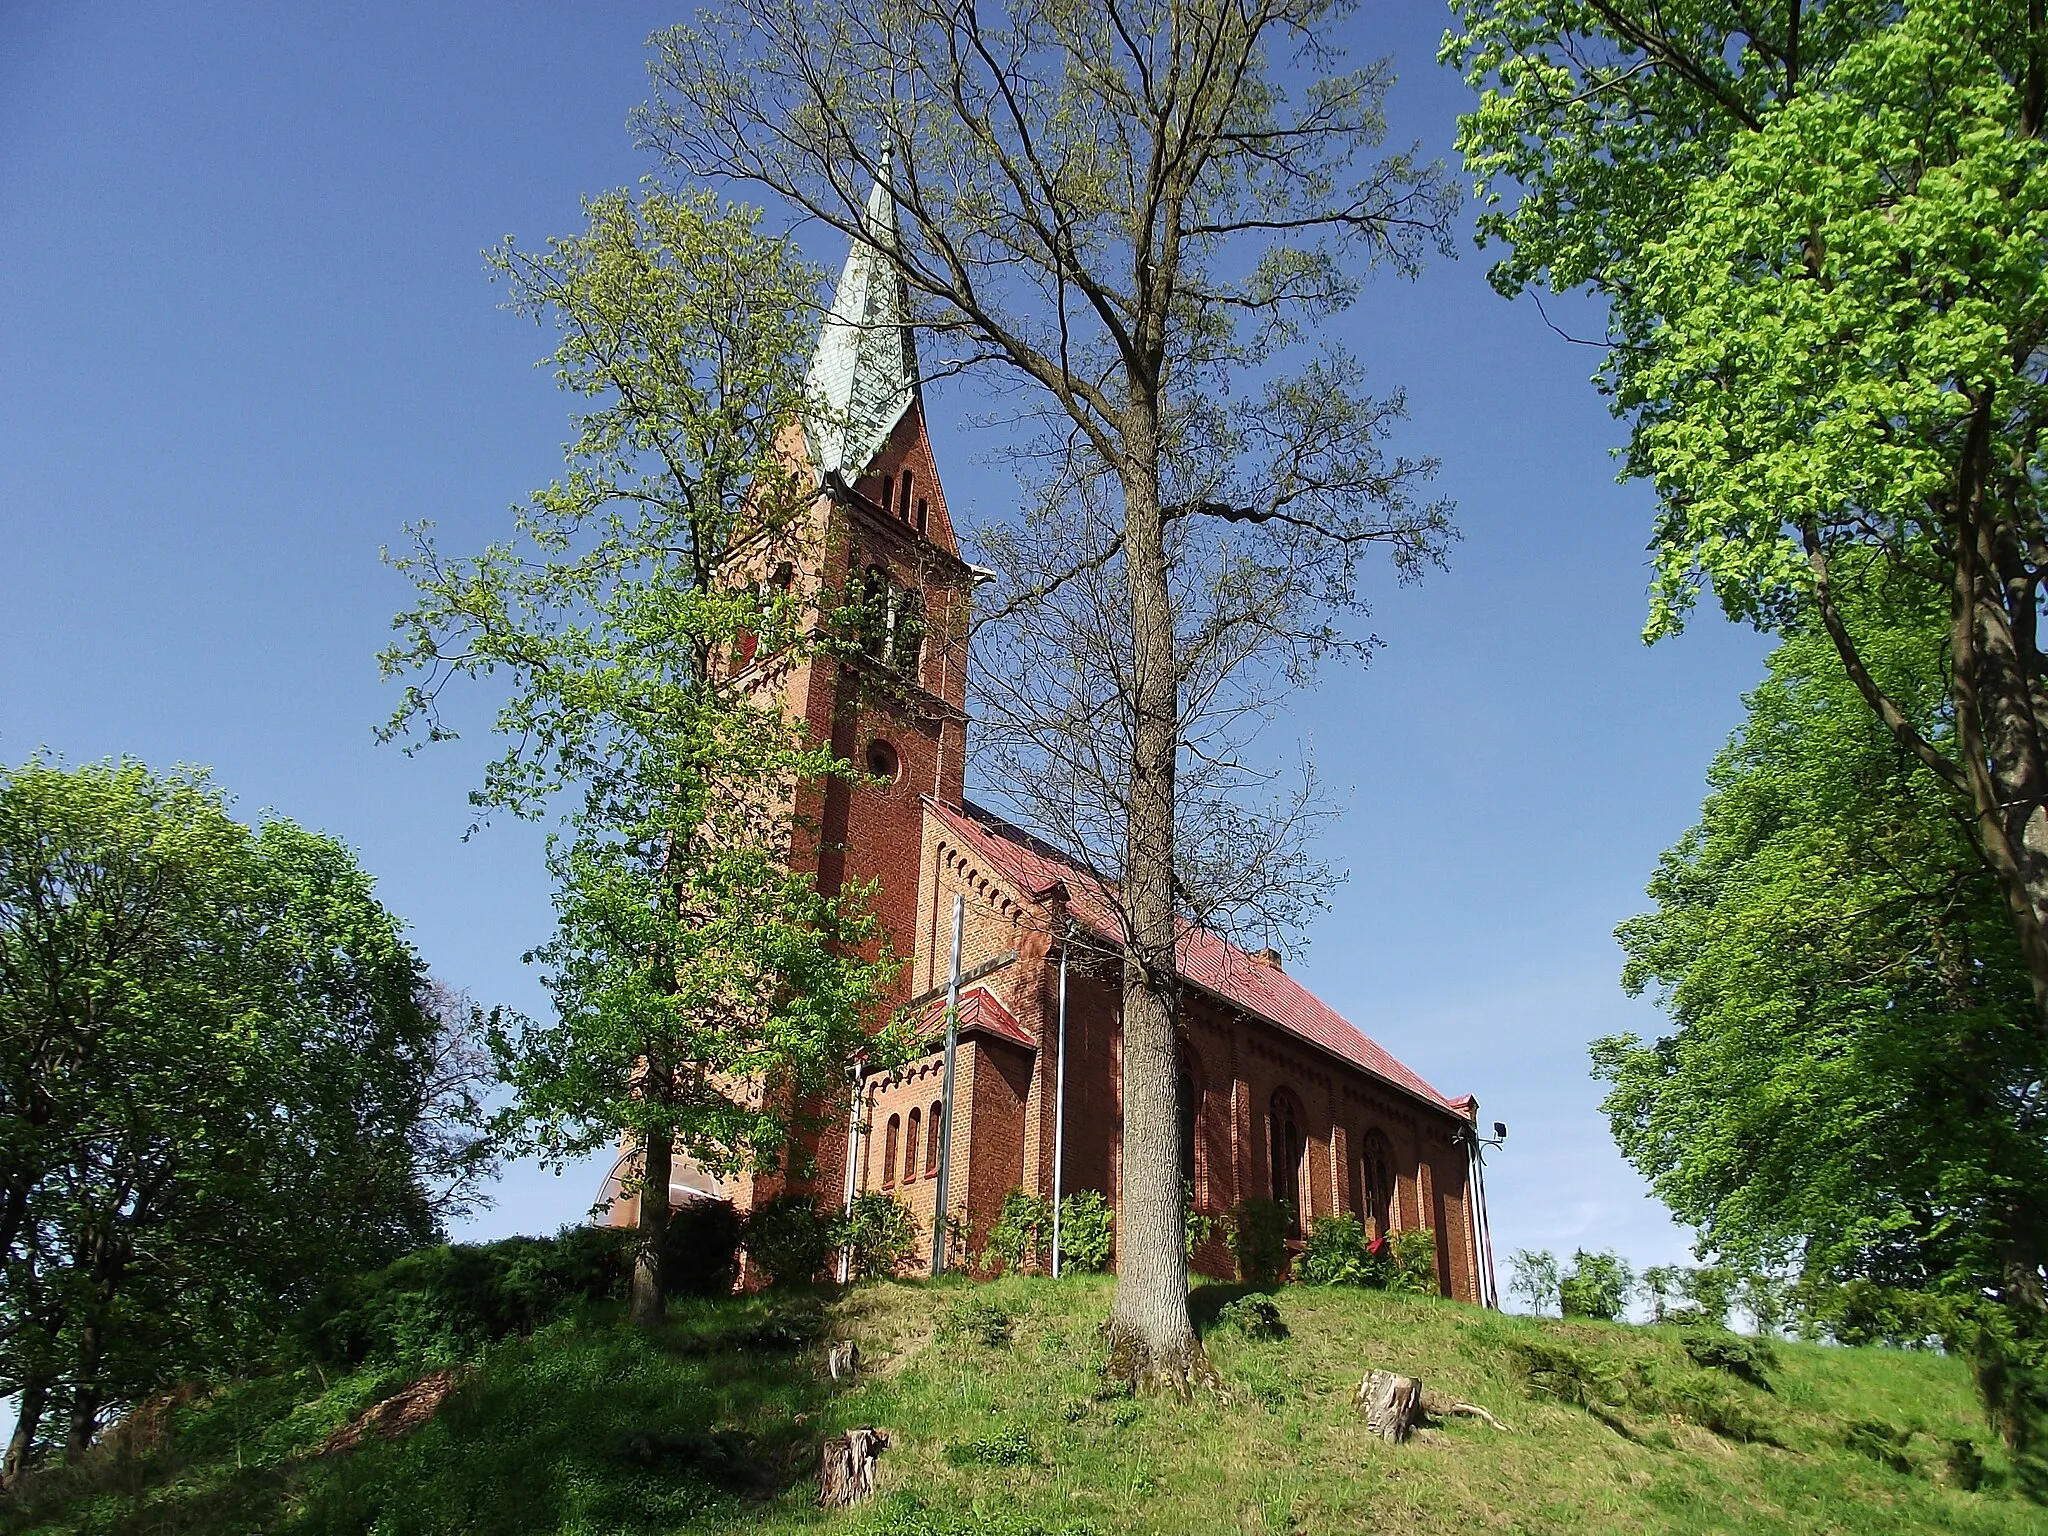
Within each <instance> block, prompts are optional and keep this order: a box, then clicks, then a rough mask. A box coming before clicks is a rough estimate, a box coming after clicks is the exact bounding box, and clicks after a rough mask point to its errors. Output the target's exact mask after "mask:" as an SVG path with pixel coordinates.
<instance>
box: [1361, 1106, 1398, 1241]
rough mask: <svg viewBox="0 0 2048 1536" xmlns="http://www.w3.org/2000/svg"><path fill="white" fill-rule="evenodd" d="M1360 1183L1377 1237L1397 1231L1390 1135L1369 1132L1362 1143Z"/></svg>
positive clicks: (1366, 1212) (1366, 1216) (1370, 1224)
mask: <svg viewBox="0 0 2048 1536" xmlns="http://www.w3.org/2000/svg"><path fill="white" fill-rule="evenodd" d="M1358 1182H1359V1185H1360V1187H1362V1188H1363V1189H1364V1190H1365V1219H1366V1224H1367V1225H1368V1226H1369V1227H1371V1228H1372V1231H1373V1235H1374V1236H1376V1237H1377V1236H1381V1235H1384V1234H1385V1233H1388V1232H1391V1231H1393V1230H1394V1155H1393V1149H1392V1148H1390V1147H1389V1146H1388V1145H1387V1138H1386V1137H1385V1136H1383V1135H1382V1134H1381V1133H1380V1132H1378V1131H1368V1132H1366V1134H1365V1137H1364V1139H1363V1140H1362V1141H1360V1142H1359V1144H1358Z"/></svg>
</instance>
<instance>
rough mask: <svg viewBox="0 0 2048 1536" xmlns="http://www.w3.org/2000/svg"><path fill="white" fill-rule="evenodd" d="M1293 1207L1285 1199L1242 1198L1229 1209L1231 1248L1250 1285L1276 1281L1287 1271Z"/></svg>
mask: <svg viewBox="0 0 2048 1536" xmlns="http://www.w3.org/2000/svg"><path fill="white" fill-rule="evenodd" d="M1293 1230H1294V1207H1293V1206H1291V1205H1289V1204H1288V1203H1287V1202H1286V1201H1284V1200H1240V1201H1238V1202H1237V1204H1236V1205H1235V1206H1234V1207H1232V1209H1231V1212H1230V1251H1231V1252H1232V1253H1233V1254H1235V1255H1236V1256H1237V1277H1238V1278H1239V1279H1240V1280H1242V1281H1244V1282H1245V1283H1246V1284H1247V1285H1277V1284H1279V1283H1280V1281H1281V1279H1282V1278H1283V1277H1284V1276H1285V1275H1286V1273H1287V1235H1288V1234H1289V1233H1290V1232H1292V1231H1293Z"/></svg>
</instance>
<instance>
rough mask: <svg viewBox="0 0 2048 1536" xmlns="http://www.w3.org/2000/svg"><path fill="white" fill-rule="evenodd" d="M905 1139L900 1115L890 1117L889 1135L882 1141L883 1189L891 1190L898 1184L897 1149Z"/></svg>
mask: <svg viewBox="0 0 2048 1536" xmlns="http://www.w3.org/2000/svg"><path fill="white" fill-rule="evenodd" d="M902 1139H903V1120H902V1117H901V1116H899V1115H891V1116H890V1117H889V1134H888V1135H887V1136H886V1137H885V1138H884V1139H883V1141H882V1188H884V1189H891V1188H894V1187H895V1184H896V1148H897V1144H898V1143H899V1142H901V1141H902Z"/></svg>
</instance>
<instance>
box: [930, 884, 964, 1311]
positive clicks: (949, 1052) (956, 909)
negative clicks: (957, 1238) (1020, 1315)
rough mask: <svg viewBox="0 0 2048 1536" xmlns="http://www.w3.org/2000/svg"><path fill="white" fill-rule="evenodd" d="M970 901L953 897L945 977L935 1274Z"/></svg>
mask: <svg viewBox="0 0 2048 1536" xmlns="http://www.w3.org/2000/svg"><path fill="white" fill-rule="evenodd" d="M966 914H967V898H966V897H964V896H959V895H956V896H955V897H954V898H953V968H952V970H951V972H950V973H949V974H948V975H947V977H946V1075H945V1080H944V1087H943V1088H942V1090H941V1091H940V1094H939V1187H938V1189H937V1190H936V1191H935V1192H934V1194H933V1197H932V1273H933V1274H935V1275H940V1274H944V1273H945V1271H946V1217H947V1215H948V1214H949V1213H950V1212H951V1210H952V1205H953V1202H952V1198H951V1196H952V1191H953V1051H954V1048H955V1047H956V1046H957V1045H958V1043H959V1040H960V927H961V924H962V923H963V922H965V921H966Z"/></svg>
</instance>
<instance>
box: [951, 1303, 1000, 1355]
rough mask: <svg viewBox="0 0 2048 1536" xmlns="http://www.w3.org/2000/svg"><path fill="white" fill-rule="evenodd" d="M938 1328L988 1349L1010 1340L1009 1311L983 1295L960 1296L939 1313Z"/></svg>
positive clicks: (995, 1347) (952, 1336)
mask: <svg viewBox="0 0 2048 1536" xmlns="http://www.w3.org/2000/svg"><path fill="white" fill-rule="evenodd" d="M939 1332H940V1333H942V1334H944V1335H946V1336H947V1337H948V1338H956V1339H971V1340H973V1341H974V1342H975V1343H976V1344H980V1345H982V1346H984V1347H985V1348H988V1349H998V1348H1000V1347H1001V1346H1003V1345H1005V1344H1007V1343H1009V1342H1010V1314H1009V1313H1007V1312H1005V1311H1004V1310H1003V1309H1002V1308H1001V1307H999V1306H997V1305H996V1304H995V1303H994V1302H992V1301H990V1300H988V1299H987V1298H986V1297H982V1296H973V1295H968V1296H957V1297H955V1298H954V1299H953V1302H952V1304H951V1305H950V1306H948V1307H947V1308H946V1310H945V1311H944V1312H943V1313H942V1314H940V1317H939Z"/></svg>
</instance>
